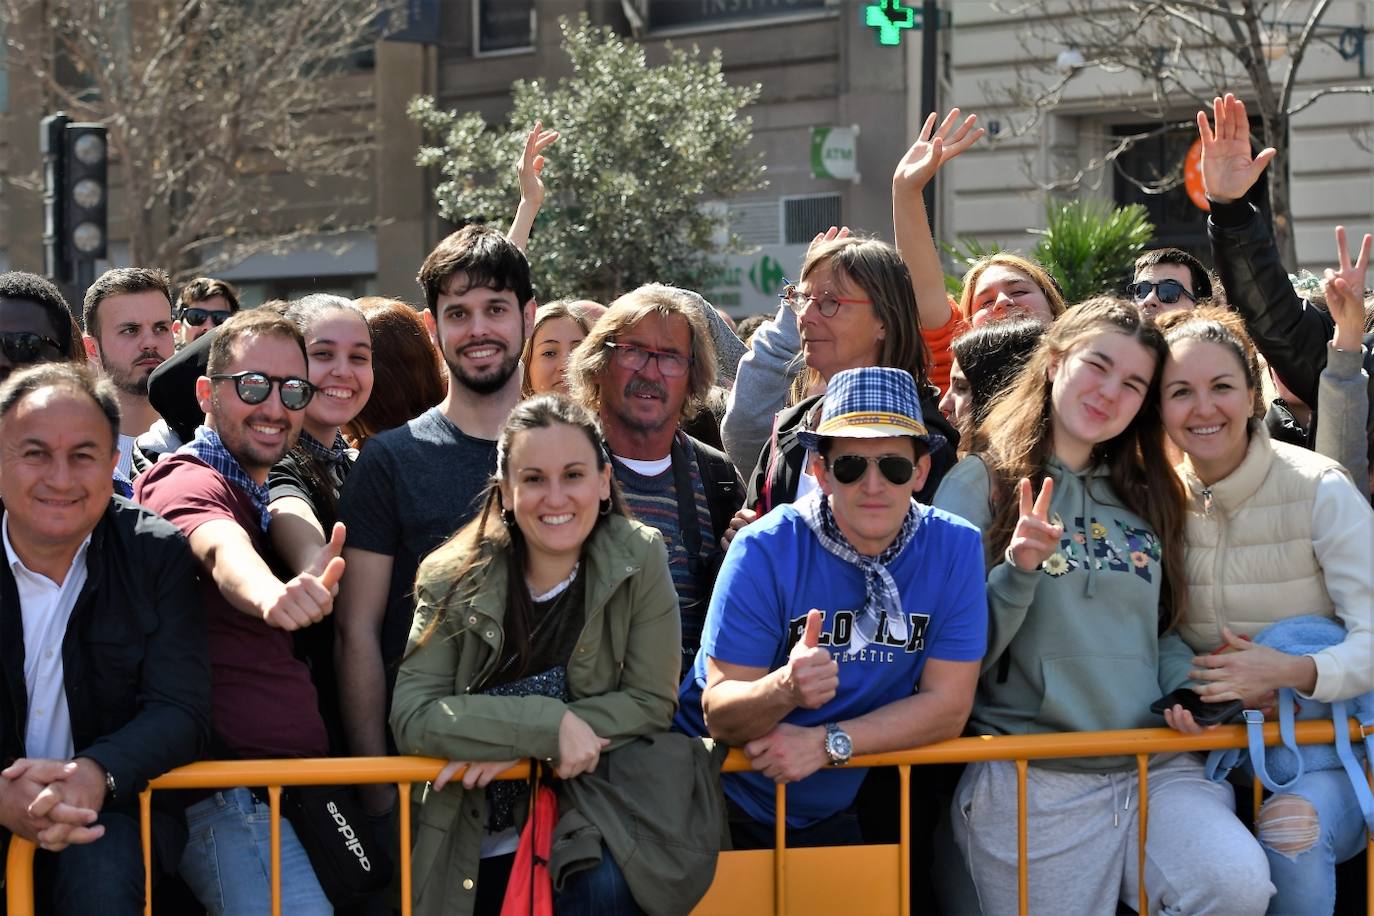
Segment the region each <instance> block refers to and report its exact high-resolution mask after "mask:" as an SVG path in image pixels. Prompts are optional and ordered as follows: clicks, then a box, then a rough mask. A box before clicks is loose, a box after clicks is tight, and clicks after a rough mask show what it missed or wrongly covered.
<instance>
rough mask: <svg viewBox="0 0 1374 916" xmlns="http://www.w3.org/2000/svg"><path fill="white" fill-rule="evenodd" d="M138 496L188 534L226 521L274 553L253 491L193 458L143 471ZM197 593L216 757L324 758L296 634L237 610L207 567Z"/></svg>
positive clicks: (325, 744) (261, 550) (320, 725)
mask: <svg viewBox="0 0 1374 916" xmlns="http://www.w3.org/2000/svg"><path fill="white" fill-rule="evenodd" d="M134 501H135V502H137V503H139V504H140V505H142V506H144V507H146V508H148V509H151V510H152V511H154V512H156V513H158V514H159V515H161V516H162V517H163V518H165V519H167V520H168V521H169V522H171V523H172V524H173V525H176V526H177V527H178V528H179V529H181V533H182V534H184V535H186V536H187V537H188V538H189V537H190V536H191V532H193V531H195V530H196V529H197V528H199V527H200V526H201V525H202V524H204V523H205V522H209V521H214V520H216V519H228V520H230V521H232V522H235V523H237V524H238V525H239V527H241V528H243V530H244V531H246V532H248V536H249V537H250V538H251V539H252V541H253V549H254V550H256V551H257V552H258V555H259V556H262V557H264V558H267V557H270V556H271V553H270V551H271V547H270V546H269V544H268V542H267V536H266V535H264V534H263V533H262V530H261V529H260V528H259V522H258V520H259V515H258V510H257V509H256V508H255V507H254V505H253V501H252V500H251V499H250V498H249V496H248V494H247V493H244V492H243V491H242V490H240V489H239V488H238V487H236V486H234V485H233V484H231V483H229V481H228V480H226V479H225V478H224V476H223V475H222V474H220V473H219V472H218V471H216V470H215V469H213V468H211V467H210V466H209V465H207V464H204V463H203V462H201V461H200V460H198V459H196V458H194V457H192V456H190V455H174V456H173V457H171V458H168V459H165V460H163V461H159V462H158V463H157V464H155V465H153V466H152V467H151V468H149V469H148V470H147V471H145V472H144V473H143V474H142V475H140V476H139V478H138V482H137V483H136V484H135V486H134ZM269 563H270V561H269ZM200 597H201V606H202V607H203V608H204V609H205V615H206V616H205V619H206V626H207V629H208V631H209V636H210V669H211V704H212V712H211V720H210V724H211V727H212V729H213V731H214V736H215V741H216V743H217V744H218V745H219V747H218V751H219V752H220V754H219V755H224V753H225V752H227V753H228V755H229V756H231V757H237V758H245V759H246V758H258V757H325V756H327V755H328V753H329V741H328V739H327V737H326V736H325V730H324V721H323V720H322V719H321V718H320V714H319V704H318V702H317V700H316V696H315V687H314V685H313V684H312V683H311V682H310V672H309V670H308V669H307V668H306V666H305V664H304V663H303V662H301V661H300V660H299V659H297V658H296V657H295V655H294V654H293V652H292V637H291V634H290V633H289V632H287V631H286V630H280V629H277V628H276V627H270V626H268V625H267V624H266V623H264V622H263V621H262V620H261V619H260V618H257V617H252V616H250V615H248V614H245V613H244V612H243V611H240V610H238V609H237V608H235V607H233V606H232V605H231V604H229V602H228V601H226V600H225V598H224V596H223V595H221V594H220V591H219V588H218V587H217V586H216V585H215V583H214V581H213V580H212V579H211V578H210V574H209V573H208V572H206V571H205V570H201V573H200Z"/></svg>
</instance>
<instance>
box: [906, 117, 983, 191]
mask: <svg viewBox="0 0 1374 916" xmlns="http://www.w3.org/2000/svg"><path fill="white" fill-rule="evenodd" d="M938 116H939V113H938V112H934V111H932V112H931V113H930V114H929V115H928V116H927V117H926V122H925V124H924V125H923V126H922V127H921V132H920V134H918V135H917V137H916V142H914V143H912V144H911V148H910V149H908V150H907V151H906V155H905V156H903V157H902V160H901V161H900V162H898V163H897V170H896V171H895V172H893V173H892V191H893V193H895V194H901V195H911V194H920V193H921V191H922V190H924V188H925V186H926V185H928V184H929V183H930V179H932V178H934V177H935V173H936V172H938V171H939V170H940V167H941V166H942V165H944V164H945V163H946V162H949V161H950V160H951V159H953V158H954V157H955V156H958V155H959V154H960V153H962V152H964V151H965V150H967V149H968V148H969V147H970V146H972V145H973V144H974V143H976V142H978V140H979V139H980V138H981V137H982V136H983V135H984V134H986V133H987V131H986V130H984V129H983V128H981V127H980V128H978V129H977V130H974V128H973V125H974V124H975V123H977V121H978V116H977V115H969V116H968V117H967V118H965V119H964V120H963V122H962V123H961V122H960V121H959V109H957V108H951V109H950V110H949V114H947V115H945V119H944V120H943V121H941V122H940V128H939V129H938V130H936V128H935V119H936V118H937V117H938ZM956 125H957V126H956Z"/></svg>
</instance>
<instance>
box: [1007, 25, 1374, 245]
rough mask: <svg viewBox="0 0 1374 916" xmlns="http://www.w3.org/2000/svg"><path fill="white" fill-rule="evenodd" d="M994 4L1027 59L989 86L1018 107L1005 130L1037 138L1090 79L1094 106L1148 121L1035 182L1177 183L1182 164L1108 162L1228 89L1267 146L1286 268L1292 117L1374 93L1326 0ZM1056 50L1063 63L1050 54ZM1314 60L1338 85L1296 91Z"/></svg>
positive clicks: (1353, 35)
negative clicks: (1008, 77) (1010, 22)
mask: <svg viewBox="0 0 1374 916" xmlns="http://www.w3.org/2000/svg"><path fill="white" fill-rule="evenodd" d="M995 5H996V6H997V7H998V9H999V10H1001V11H1003V12H1006V13H1008V14H1009V15H1014V16H1016V17H1017V18H1018V19H1021V20H1022V21H1023V24H1022V25H1021V27H1020V30H1019V31H1020V37H1021V43H1022V46H1023V50H1025V51H1026V52H1027V53H1026V54H1025V55H1023V62H1022V63H1021V64H1019V65H1018V66H1017V67H1016V71H1017V78H1016V79H1015V80H1013V81H1011V84H1010V85H1007V86H1001V87H995V88H992V89H991V90H990V95H991V97H993V98H996V99H998V100H999V101H1001V102H1003V103H1004V104H1006V105H1007V106H1008V107H1009V108H1012V109H1016V110H1018V112H1019V114H1018V115H1015V116H1013V117H1012V118H1010V120H1011V122H1012V132H1013V133H1014V134H1025V133H1030V132H1033V131H1038V130H1039V128H1040V124H1041V123H1042V121H1043V120H1044V118H1045V117H1046V116H1047V115H1052V114H1055V113H1063V112H1071V111H1072V110H1073V103H1072V99H1073V98H1074V96H1075V93H1076V92H1077V89H1076V86H1075V83H1076V82H1077V81H1081V80H1084V79H1094V78H1100V79H1101V81H1102V82H1101V85H1102V86H1103V87H1105V88H1101V89H1099V90H1098V91H1099V92H1100V93H1101V94H1102V96H1101V98H1100V99H1097V100H1095V101H1096V102H1097V104H1098V105H1099V107H1100V105H1101V103H1102V102H1103V101H1105V102H1107V103H1108V104H1109V105H1110V106H1112V107H1114V109H1115V110H1116V111H1117V112H1120V113H1122V114H1123V115H1125V114H1128V113H1129V116H1131V117H1133V118H1134V119H1135V120H1137V121H1143V122H1147V123H1153V124H1156V125H1158V126H1157V127H1153V128H1151V129H1149V130H1147V131H1144V132H1141V133H1138V134H1133V135H1130V136H1113V137H1112V138H1111V139H1110V142H1109V144H1108V151H1107V152H1106V154H1105V155H1103V156H1100V157H1093V158H1091V159H1090V160H1088V161H1086V162H1085V161H1081V160H1077V159H1074V161H1070V162H1066V163H1059V164H1058V165H1053V166H1051V168H1050V174H1043V173H1042V174H1040V175H1036V176H1035V177H1036V179H1037V181H1038V182H1039V183H1040V184H1041V185H1042V186H1043V187H1045V188H1047V189H1052V190H1063V191H1073V190H1076V189H1077V186H1078V184H1079V183H1080V182H1082V181H1083V180H1084V179H1085V177H1086V176H1088V175H1089V174H1094V173H1099V170H1100V169H1102V168H1103V166H1107V167H1109V168H1115V169H1116V170H1117V173H1118V174H1123V176H1124V177H1125V178H1126V179H1127V180H1129V181H1131V182H1133V183H1135V184H1136V185H1137V186H1138V187H1140V188H1141V189H1142V190H1144V191H1145V192H1146V193H1162V192H1163V191H1166V190H1169V189H1170V188H1173V187H1176V186H1178V185H1180V184H1182V182H1183V178H1184V175H1183V167H1184V163H1183V162H1181V161H1180V162H1176V163H1167V164H1161V165H1162V166H1164V167H1163V168H1162V169H1161V170H1160V171H1158V172H1156V173H1154V174H1150V175H1129V174H1124V172H1123V171H1122V170H1121V167H1120V166H1119V164H1118V163H1117V162H1116V160H1117V159H1118V157H1120V156H1121V154H1122V153H1124V152H1126V151H1127V150H1128V149H1130V147H1131V146H1132V145H1133V144H1135V143H1137V142H1140V141H1141V140H1143V139H1146V138H1148V137H1151V136H1156V135H1158V134H1160V133H1162V132H1165V131H1168V130H1171V129H1177V128H1179V127H1181V126H1182V127H1187V126H1189V125H1191V124H1192V123H1193V116H1194V114H1195V112H1197V111H1198V110H1199V109H1205V110H1207V111H1208V112H1209V113H1210V111H1211V106H1212V100H1213V99H1214V98H1215V97H1217V96H1221V95H1225V94H1226V93H1227V92H1234V93H1235V94H1236V95H1237V96H1238V97H1240V98H1242V99H1243V100H1244V101H1245V103H1246V106H1247V108H1248V109H1249V111H1250V112H1251V113H1252V114H1253V115H1256V116H1257V119H1258V123H1257V124H1256V125H1255V129H1254V132H1253V136H1252V145H1253V146H1254V147H1255V149H1256V150H1258V149H1262V148H1264V147H1273V148H1274V149H1276V150H1277V151H1278V155H1277V156H1276V157H1275V159H1274V161H1273V162H1271V163H1270V165H1269V167H1268V168H1267V169H1266V170H1265V175H1266V176H1267V178H1268V182H1269V186H1268V189H1269V203H1270V208H1271V210H1272V213H1273V217H1274V234H1275V237H1276V240H1277V242H1278V245H1279V251H1280V253H1281V254H1282V256H1283V259H1284V261H1285V262H1286V263H1288V264H1289V265H1290V266H1296V263H1297V255H1296V245H1295V242H1294V239H1293V221H1292V202H1291V190H1290V188H1291V169H1290V165H1291V163H1290V158H1289V145H1288V139H1289V127H1290V124H1291V122H1292V119H1293V118H1294V117H1295V116H1297V115H1298V114H1300V113H1301V112H1303V111H1304V110H1306V109H1307V108H1309V107H1310V106H1311V105H1313V104H1314V103H1315V102H1317V101H1318V100H1319V99H1321V98H1323V97H1326V96H1330V95H1347V94H1361V95H1369V94H1374V84H1371V82H1370V80H1368V79H1363V80H1361V79H1359V78H1358V69H1357V65H1356V64H1355V63H1354V55H1355V53H1356V51H1357V44H1358V40H1363V36H1360V35H1359V34H1358V33H1357V32H1355V31H1352V30H1348V29H1346V28H1344V26H1345V25H1347V23H1341V24H1339V25H1338V24H1336V23H1332V22H1329V21H1328V18H1329V17H1328V14H1329V13H1330V12H1331V6H1332V4H1331V0H1119V2H1115V3H1101V2H1098V0H1027V2H1016V0H1001V2H998V3H996V4H995ZM1338 8H1339V7H1338ZM1346 12H1347V15H1348V10H1347V11H1346ZM1060 51H1067V52H1068V53H1069V55H1070V56H1068V57H1065V56H1057V55H1058V54H1059V52H1060ZM1073 52H1076V55H1075V54H1074V53H1073ZM1318 56H1325V57H1326V58H1328V59H1327V61H1325V64H1326V66H1325V67H1323V68H1322V69H1324V70H1326V71H1328V72H1329V70H1330V69H1331V68H1332V65H1334V66H1335V68H1336V69H1338V70H1340V71H1342V72H1348V74H1349V76H1348V78H1347V79H1345V80H1341V79H1336V80H1332V79H1330V78H1329V77H1328V76H1326V75H1322V76H1321V77H1313V79H1314V80H1319V82H1315V83H1314V85H1313V86H1312V88H1303V87H1301V86H1300V85H1299V83H1300V75H1301V73H1302V69H1303V65H1304V63H1306V62H1308V61H1310V60H1312V59H1314V58H1316V57H1318ZM1080 58H1081V59H1080ZM1342 58H1345V59H1346V62H1344V63H1342ZM1356 142H1357V143H1358V138H1357V139H1356ZM1031 171H1032V174H1033V173H1034V171H1035V170H1034V169H1033V168H1032V170H1031Z"/></svg>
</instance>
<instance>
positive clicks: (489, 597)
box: [391, 396, 681, 916]
mask: <svg viewBox="0 0 1374 916" xmlns="http://www.w3.org/2000/svg"><path fill="white" fill-rule="evenodd" d="M416 594H417V596H418V601H419V607H418V610H417V611H416V615H415V623H414V626H413V628H412V632H411V640H410V648H409V650H408V653H407V655H406V658H405V660H404V661H403V662H402V664H401V669H400V673H399V675H398V677H397V681H396V695H395V701H394V703H393V706H392V713H391V726H392V729H393V731H394V732H395V736H396V743H397V745H398V747H400V749H401V750H402V752H403V753H409V754H422V755H427V756H433V757H443V758H447V759H449V760H450V761H452V763H451V764H450V766H449V767H447V768H445V770H444V772H443V774H441V776H440V777H439V778H438V779H436V780H435V781H434V782H433V783H431V784H427V785H424V786H420V787H417V789H416V790H415V792H414V795H413V798H412V801H413V802H414V803H416V804H417V806H418V811H417V813H416V818H415V824H416V827H415V835H414V850H413V855H412V862H413V866H412V867H413V887H414V895H415V900H414V904H415V912H416V913H417V914H421V916H425V914H440V913H442V914H455V916H466V914H469V913H479V914H480V913H483V912H488V911H491V912H495V911H498V910H499V908H500V904H501V899H502V896H503V894H504V889H505V883H506V876H507V875H508V874H509V868H510V860H511V859H512V858H513V855H512V854H513V852H514V849H515V845H516V839H517V837H518V830H519V826H520V825H519V823H518V822H517V821H516V812H517V811H518V810H519V809H520V808H521V807H522V805H521V804H520V802H521V801H523V798H524V797H525V796H526V795H527V790H526V789H525V787H524V785H523V784H522V783H514V782H505V783H497V784H496V785H494V786H491V787H488V783H489V782H490V781H491V779H492V777H494V776H495V775H497V774H498V773H500V772H502V771H503V770H505V769H507V768H508V767H510V766H511V765H512V764H513V763H514V762H515V761H517V760H520V759H524V758H530V757H533V758H537V759H539V760H542V761H545V762H546V763H548V764H549V765H550V766H551V767H552V768H553V769H554V771H555V773H556V774H557V775H558V777H559V778H560V779H574V778H576V777H577V776H579V775H581V774H583V773H587V772H590V771H592V770H593V769H595V768H596V765H597V762H598V760H599V759H600V754H601V752H602V751H604V750H606V749H608V748H615V747H617V746H619V745H621V744H624V743H625V742H626V741H628V740H629V739H631V738H633V737H636V736H639V735H646V734H651V733H654V732H663V731H667V729H668V724H669V721H670V719H671V717H672V714H673V711H674V708H675V705H676V699H677V674H678V653H679V648H678V647H679V645H680V642H681V634H680V628H681V622H680V620H679V615H678V605H677V594H676V592H675V591H674V589H673V584H672V579H671V577H670V575H669V572H668V557H667V552H666V550H665V549H664V546H663V540H662V537H661V536H660V535H659V534H658V532H657V531H655V530H654V529H652V528H649V527H647V526H645V525H641V524H640V523H638V522H636V521H633V520H631V519H629V518H627V517H625V515H624V510H623V508H622V505H621V502H620V499H619V494H618V493H617V492H615V490H614V482H613V481H612V480H611V475H610V466H609V459H608V457H607V453H606V451H605V447H604V445H603V444H602V442H601V437H600V433H599V430H598V429H597V427H596V423H595V421H594V419H593V418H592V417H591V415H590V414H589V413H588V412H587V411H586V410H585V409H583V408H581V407H578V406H577V405H574V404H573V403H571V402H570V401H568V400H566V399H564V398H561V397H556V396H544V397H539V398H535V399H533V400H531V401H526V402H525V403H523V404H521V405H520V406H519V407H517V408H516V409H515V411H513V412H512V414H511V417H510V419H509V420H508V421H507V424H506V427H505V429H504V430H503V431H502V435H501V439H500V442H499V443H498V451H497V470H496V476H495V479H494V481H493V486H492V488H491V490H490V493H489V495H488V498H487V502H486V506H485V507H484V509H483V511H482V513H481V514H480V515H479V517H478V518H477V520H476V521H474V522H472V523H471V524H469V525H468V526H467V527H465V528H464V529H462V530H461V531H459V532H458V534H456V535H455V536H454V537H453V538H452V539H450V540H449V541H448V542H447V543H446V544H444V545H443V546H441V547H440V548H439V549H438V550H436V551H435V552H434V553H433V554H431V555H430V556H429V557H428V558H426V560H425V562H424V563H423V564H421V566H420V571H419V574H418V576H417V579H416ZM455 773H458V774H459V778H457V779H455V780H454V781H453V783H451V784H450V783H449V779H448V778H449V777H450V776H453V775H454V774H455ZM591 885H595V888H594V889H593V888H592V887H591ZM584 893H597V894H603V895H604V894H610V895H611V897H612V899H614V900H617V901H620V903H618V904H617V905H615V906H614V907H613V908H612V910H613V911H614V912H624V913H637V912H639V909H638V907H637V906H636V905H635V903H634V900H633V898H632V897H631V896H630V895H629V892H628V888H627V887H626V885H625V883H624V879H623V877H622V876H621V875H620V873H619V870H618V868H617V867H616V865H615V862H614V859H613V858H612V857H611V856H610V855H609V853H607V854H605V855H603V862H602V866H601V867H600V868H598V869H594V870H592V871H591V872H586V873H580V874H577V875H574V876H573V878H572V879H570V880H569V881H568V882H567V883H566V884H565V887H564V889H563V891H560V892H559V893H558V894H557V895H556V903H557V904H558V906H559V908H560V910H561V909H562V908H563V907H564V906H565V905H566V906H570V907H573V908H576V905H577V903H579V902H581V901H580V900H576V899H568V898H569V897H572V898H577V897H579V896H580V895H582V894H584ZM598 899H599V900H604V899H605V897H604V896H602V897H599V898H598ZM601 909H602V911H603V912H605V911H608V910H607V909H606V905H605V904H604V903H602V904H601Z"/></svg>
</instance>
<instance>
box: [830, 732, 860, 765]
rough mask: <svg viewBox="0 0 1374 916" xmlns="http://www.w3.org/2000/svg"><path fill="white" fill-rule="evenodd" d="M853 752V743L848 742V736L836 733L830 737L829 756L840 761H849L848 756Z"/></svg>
mask: <svg viewBox="0 0 1374 916" xmlns="http://www.w3.org/2000/svg"><path fill="white" fill-rule="evenodd" d="M853 750H854V742H852V741H850V740H849V736H848V735H846V734H845V733H844V732H836V733H835V734H833V735H831V736H830V752H831V755H832V756H834V757H836V758H838V759H840V760H847V759H849V754H850V752H851V751H853Z"/></svg>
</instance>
